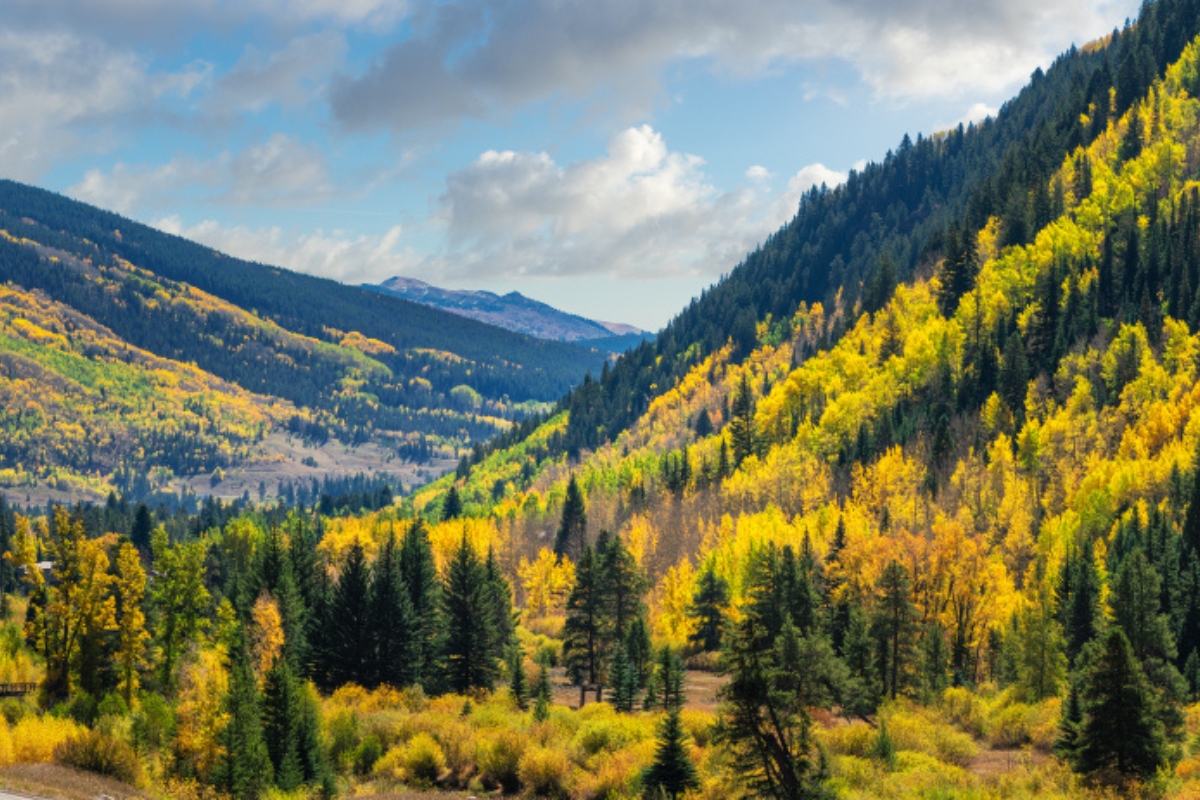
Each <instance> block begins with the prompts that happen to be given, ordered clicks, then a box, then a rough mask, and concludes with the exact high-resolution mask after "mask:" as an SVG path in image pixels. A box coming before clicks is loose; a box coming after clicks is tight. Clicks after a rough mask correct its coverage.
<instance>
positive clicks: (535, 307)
mask: <svg viewBox="0 0 1200 800" xmlns="http://www.w3.org/2000/svg"><path fill="white" fill-rule="evenodd" d="M366 288H368V289H372V290H374V291H378V292H383V293H384V294H390V295H395V296H397V297H403V298H404V299H406V300H411V301H412V302H414V303H421V304H422V305H427V306H432V307H434V308H439V309H442V310H443V311H449V312H451V313H453V314H459V315H461V316H464V317H470V318H471V319H476V320H479V321H480V322H486V323H488V324H490V325H495V326H497V327H500V328H505V329H507V330H510V331H516V332H518V333H524V334H528V335H529V336H536V337H537V338H539V339H551V340H555V341H562V342H593V341H594V342H596V344H597V345H603V344H604V343H603V342H601V341H599V340H608V339H613V340H614V341H613V342H612V343H613V344H614V345H618V346H620V349H624V348H625V347H627V346H629V345H631V344H634V343H635V342H634V340H635V339H638V338H642V337H646V336H648V334H646V332H645V331H643V330H641V329H640V328H637V327H635V326H633V325H627V324H624V323H619V322H601V321H599V320H592V319H587V318H586V317H581V316H578V315H576V314H569V313H567V312H565V311H560V310H559V309H557V308H554V307H553V306H550V305H547V304H546V303H543V302H541V301H539V300H534V299H532V298H530V297H526V296H525V295H523V294H521V293H520V292H517V291H511V292H508V293H506V294H504V295H498V294H496V293H494V292H488V291H483V290H455V289H442V288H439V287H437V286H433V285H431V284H428V283H426V282H425V281H422V280H419V279H417V278H407V277H404V276H396V277H394V278H389V279H388V280H386V281H384V282H383V283H381V284H379V285H378V286H372V285H368V286H367V287H366ZM618 339H619V341H617V340H618Z"/></svg>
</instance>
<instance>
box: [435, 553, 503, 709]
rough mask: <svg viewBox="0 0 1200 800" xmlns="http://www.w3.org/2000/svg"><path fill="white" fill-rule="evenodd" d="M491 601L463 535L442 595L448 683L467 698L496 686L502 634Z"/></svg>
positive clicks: (479, 563) (481, 569)
mask: <svg viewBox="0 0 1200 800" xmlns="http://www.w3.org/2000/svg"><path fill="white" fill-rule="evenodd" d="M491 599H492V598H491V597H490V590H489V585H488V576H487V570H486V568H485V567H484V564H483V562H482V561H480V559H479V555H478V554H477V553H476V552H475V548H473V547H472V546H471V543H470V542H469V541H467V537H466V535H465V534H464V535H463V538H462V541H461V542H459V545H458V548H457V549H456V550H455V551H454V555H453V556H452V557H451V559H450V565H449V567H448V568H447V570H446V586H445V588H444V590H443V592H442V603H443V607H444V618H445V620H446V641H445V651H444V657H445V660H446V683H447V686H448V688H449V689H450V690H451V691H454V692H458V693H459V694H466V693H467V692H469V691H471V690H472V689H488V690H490V689H491V688H492V687H493V686H494V685H495V682H496V678H497V676H498V673H499V662H498V654H497V642H498V641H499V637H500V632H499V631H497V630H496V620H495V614H494V608H493V606H492V604H491Z"/></svg>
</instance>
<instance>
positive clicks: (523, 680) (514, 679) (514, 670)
mask: <svg viewBox="0 0 1200 800" xmlns="http://www.w3.org/2000/svg"><path fill="white" fill-rule="evenodd" d="M508 693H509V695H510V696H511V697H512V699H513V702H514V703H516V704H517V708H519V709H520V710H521V711H524V710H526V709H527V708H529V678H528V677H527V676H526V674H525V651H524V649H522V647H521V645H520V644H514V645H513V646H512V651H511V653H510V655H509V658H508Z"/></svg>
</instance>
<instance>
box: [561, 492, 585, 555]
mask: <svg viewBox="0 0 1200 800" xmlns="http://www.w3.org/2000/svg"><path fill="white" fill-rule="evenodd" d="M586 544H587V506H586V505H585V503H584V501H583V492H582V491H581V490H580V488H579V482H578V481H576V480H575V476H574V475H572V476H571V480H570V481H568V482H567V496H566V500H565V501H564V502H563V510H562V519H561V520H560V521H559V525H558V534H557V535H556V536H555V538H554V554H555V555H556V556H560V557H561V556H564V555H565V556H567V557H568V558H570V559H572V560H575V561H578V560H579V556H580V554H581V553H582V552H583V549H584V546H585V545H586Z"/></svg>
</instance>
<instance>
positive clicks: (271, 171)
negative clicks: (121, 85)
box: [67, 133, 336, 214]
mask: <svg viewBox="0 0 1200 800" xmlns="http://www.w3.org/2000/svg"><path fill="white" fill-rule="evenodd" d="M196 190H200V191H202V192H203V193H204V194H205V197H204V199H205V200H207V201H208V202H213V203H218V204H225V205H234V206H272V207H283V206H304V205H311V204H313V203H316V202H320V201H322V200H325V199H328V198H329V197H331V196H333V195H334V194H335V193H336V189H335V187H334V185H333V182H332V181H331V179H330V177H329V172H328V170H327V169H326V165H325V160H324V157H323V156H322V154H321V152H320V151H319V150H318V149H317V148H315V147H313V146H311V145H305V144H303V143H301V142H300V141H298V140H297V139H295V138H294V137H291V136H287V135H285V134H282V133H276V134H274V135H273V136H271V137H270V138H269V139H268V140H267V141H265V142H263V143H261V144H258V145H254V146H253V147H249V148H247V149H245V150H243V151H241V152H239V153H236V154H229V153H223V154H221V155H220V156H218V157H216V158H214V159H211V160H201V159H196V158H192V157H190V156H180V157H178V158H175V159H173V160H172V161H170V162H169V163H167V164H163V165H159V166H137V165H134V166H131V165H128V164H123V163H118V164H117V165H116V166H114V167H113V168H112V169H111V170H109V171H108V172H103V171H101V170H98V169H93V170H89V171H88V172H87V173H86V174H85V175H84V177H83V180H82V181H80V182H79V183H77V184H75V185H74V186H72V187H70V188H69V189H67V194H68V195H70V196H71V197H74V198H76V199H79V200H83V201H84V202H87V203H92V204H94V205H97V206H101V207H103V208H108V209H112V210H114V211H117V212H118V213H122V214H133V213H135V212H136V211H138V210H139V209H144V208H148V207H151V206H161V205H164V204H170V203H172V202H177V201H179V200H180V199H181V198H182V197H183V196H184V194H186V193H192V194H194V193H195V191H196Z"/></svg>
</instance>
